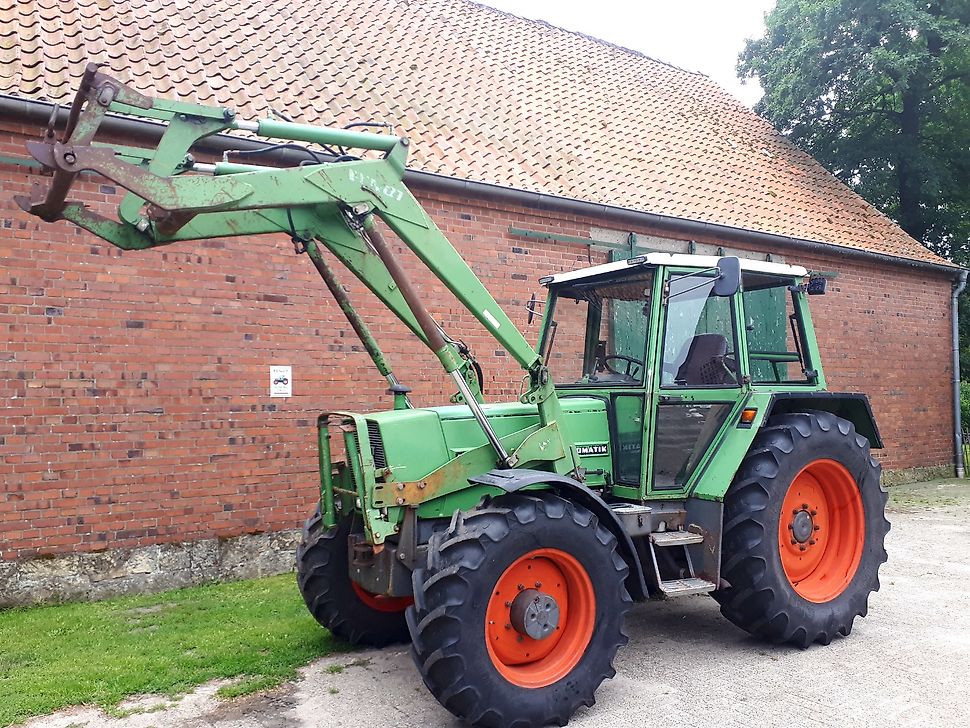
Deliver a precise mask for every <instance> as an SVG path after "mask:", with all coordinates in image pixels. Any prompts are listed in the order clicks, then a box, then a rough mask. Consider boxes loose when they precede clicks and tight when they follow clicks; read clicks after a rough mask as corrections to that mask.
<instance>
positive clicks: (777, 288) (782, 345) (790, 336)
mask: <svg viewBox="0 0 970 728" xmlns="http://www.w3.org/2000/svg"><path fill="white" fill-rule="evenodd" d="M742 284H743V286H744V293H743V294H742V297H743V300H744V317H745V321H744V330H745V336H746V337H747V342H748V368H749V370H750V372H751V381H752V382H754V383H756V384H759V383H760V384H780V383H801V382H806V381H810V379H809V378H808V376H807V374H806V369H807V368H808V367H807V366H806V362H805V360H804V357H805V348H804V347H803V346H802V341H801V335H800V333H799V326H798V317H797V315H796V314H795V307H794V303H793V299H792V296H793V295H794V294H792V293H791V291H790V290H789V289H788V286H789V285H790V284H791V281H790V280H787V279H785V280H779V279H777V278H766V277H765V276H759V275H757V274H747V275H745V276H744V278H743V279H742Z"/></svg>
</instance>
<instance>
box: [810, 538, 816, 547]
mask: <svg viewBox="0 0 970 728" xmlns="http://www.w3.org/2000/svg"><path fill="white" fill-rule="evenodd" d="M808 545H809V546H814V545H815V539H814V538H813V539H812V540H811V541H809V542H808Z"/></svg>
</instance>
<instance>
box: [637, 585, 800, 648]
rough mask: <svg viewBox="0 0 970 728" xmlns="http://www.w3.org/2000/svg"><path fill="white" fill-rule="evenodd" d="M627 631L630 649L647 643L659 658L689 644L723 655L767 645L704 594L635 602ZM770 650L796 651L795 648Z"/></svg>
mask: <svg viewBox="0 0 970 728" xmlns="http://www.w3.org/2000/svg"><path fill="white" fill-rule="evenodd" d="M626 632H627V634H628V635H629V636H630V642H629V646H630V647H631V648H633V649H636V648H637V647H646V646H647V645H649V646H650V648H651V650H653V651H654V652H655V654H656V655H657V657H658V659H659V658H661V657H662V656H663V654H664V653H666V652H670V653H671V654H678V653H683V651H684V649H685V647H688V646H692V647H694V648H696V649H698V650H703V651H705V652H708V651H717V652H719V653H722V654H724V653H725V652H726V653H731V652H733V653H744V652H755V653H758V652H763V651H764V650H765V648H766V647H767V644H766V643H765V642H764V640H761V639H758V638H756V637H752V636H751V635H749V634H748V633H747V632H744V631H743V630H741V629H739V628H737V627H735V626H734V625H733V624H731V623H730V622H729V621H728V620H726V619H725V618H724V617H722V616H721V612H720V609H719V607H718V604H717V602H715V601H714V600H713V599H712V598H711V597H709V596H706V595H696V596H690V597H680V598H678V599H667V600H662V599H657V600H648V601H646V602H643V603H639V604H634V605H633V609H631V610H630V613H629V614H628V615H627V618H626ZM665 648H666V649H665ZM771 649H772V650H778V649H782V650H788V649H791V650H795V651H798V650H797V648H794V647H781V648H779V647H778V646H772V647H771ZM621 655H622V652H621Z"/></svg>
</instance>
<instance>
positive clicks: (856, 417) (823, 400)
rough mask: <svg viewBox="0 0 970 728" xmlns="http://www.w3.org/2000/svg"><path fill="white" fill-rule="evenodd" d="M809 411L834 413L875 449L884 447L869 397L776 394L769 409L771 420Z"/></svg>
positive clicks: (847, 393)
mask: <svg viewBox="0 0 970 728" xmlns="http://www.w3.org/2000/svg"><path fill="white" fill-rule="evenodd" d="M808 410H822V411H823V412H831V413H832V414H833V415H835V416H836V417H841V418H842V419H844V420H848V421H849V422H851V423H852V424H853V425H855V431H856V432H858V433H859V434H860V435H862V436H863V437H864V438H866V439H867V440H868V441H869V446H870V447H871V448H872V449H874V450H875V449H878V448H881V447H882V446H883V444H882V438H881V437H880V436H879V428H878V427H877V426H876V418H875V417H873V415H872V406H871V405H870V404H869V398H868V397H867V396H866V395H864V394H855V393H849V392H797V393H796V392H786V393H784V394H774V395H772V397H771V404H770V405H769V406H768V415H767V416H768V417H771V415H781V414H788V413H789V412H806V411H808Z"/></svg>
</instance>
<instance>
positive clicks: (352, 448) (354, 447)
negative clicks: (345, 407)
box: [344, 430, 360, 490]
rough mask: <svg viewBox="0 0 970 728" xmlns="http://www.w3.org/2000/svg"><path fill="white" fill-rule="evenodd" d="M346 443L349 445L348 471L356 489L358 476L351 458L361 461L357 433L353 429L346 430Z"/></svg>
mask: <svg viewBox="0 0 970 728" xmlns="http://www.w3.org/2000/svg"><path fill="white" fill-rule="evenodd" d="M344 445H345V446H346V447H347V472H348V473H349V474H350V482H351V483H352V484H353V488H354V490H357V488H358V483H357V476H356V475H354V466H353V462H352V461H351V458H357V462H358V463H360V455H359V454H358V453H359V452H360V449H359V448H358V443H357V433H356V432H354V431H353V430H348V431H345V432H344Z"/></svg>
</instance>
